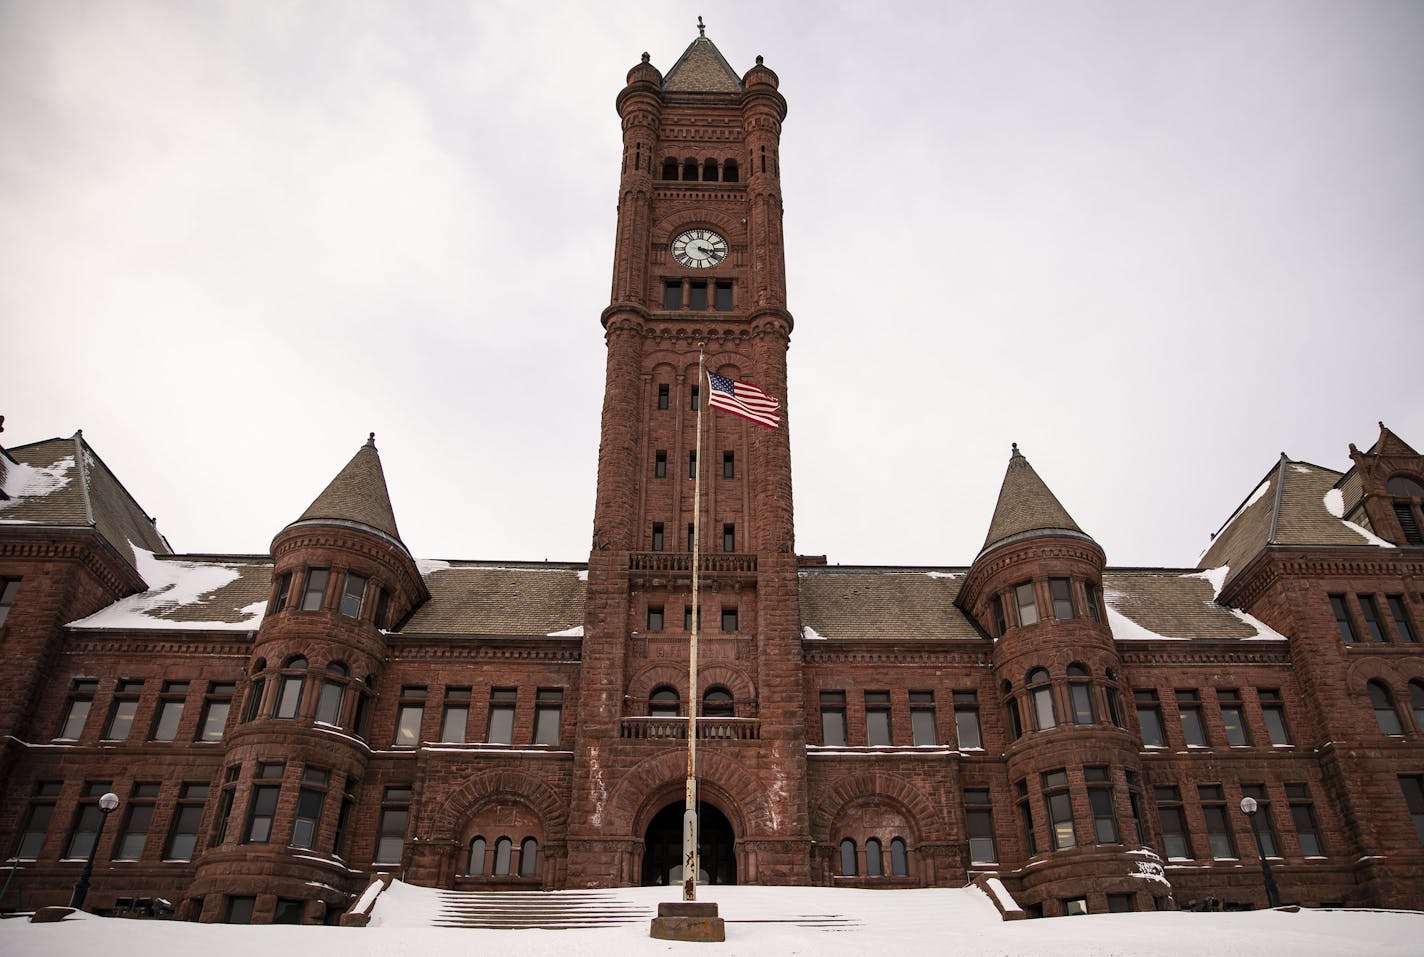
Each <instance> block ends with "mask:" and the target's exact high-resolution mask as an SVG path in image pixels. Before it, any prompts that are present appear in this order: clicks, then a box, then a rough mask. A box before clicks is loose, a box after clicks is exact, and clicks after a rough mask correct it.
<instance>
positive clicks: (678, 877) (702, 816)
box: [643, 801, 737, 886]
mask: <svg viewBox="0 0 1424 957" xmlns="http://www.w3.org/2000/svg"><path fill="white" fill-rule="evenodd" d="M686 809H687V805H686V804H685V803H684V802H682V801H677V802H675V803H673V804H669V805H668V806H667V807H665V808H663V809H662V810H661V811H659V812H658V813H657V814H656V815H654V816H653V819H652V821H651V822H650V823H649V824H648V833H647V835H646V836H645V837H644V844H643V884H644V885H645V886H648V885H655V884H656V885H663V884H681V883H682V814H683V812H684V811H685V810H686ZM735 841H736V835H735V834H733V833H732V822H730V821H728V820H727V816H726V815H725V814H723V813H722V812H721V811H719V810H717V809H716V808H715V807H713V806H712V805H710V804H708V803H707V802H705V801H699V802H698V804H697V854H698V859H699V864H700V867H699V868H698V870H699V872H700V873H698V875H697V881H698V883H699V884H735V883H737V857H736V853H735V851H734V848H733V844H734V843H735Z"/></svg>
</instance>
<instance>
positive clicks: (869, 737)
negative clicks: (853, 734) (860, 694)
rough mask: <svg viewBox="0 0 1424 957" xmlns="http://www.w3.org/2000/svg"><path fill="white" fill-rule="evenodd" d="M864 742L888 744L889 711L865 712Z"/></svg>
mask: <svg viewBox="0 0 1424 957" xmlns="http://www.w3.org/2000/svg"><path fill="white" fill-rule="evenodd" d="M865 743H866V744H869V745H888V744H889V743H890V712H888V711H867V712H866V714H865Z"/></svg>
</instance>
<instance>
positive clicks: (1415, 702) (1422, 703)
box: [1409, 679, 1424, 733]
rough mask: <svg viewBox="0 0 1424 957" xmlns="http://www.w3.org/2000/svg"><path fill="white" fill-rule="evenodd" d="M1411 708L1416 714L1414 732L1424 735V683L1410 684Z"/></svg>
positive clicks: (1416, 681) (1417, 681)
mask: <svg viewBox="0 0 1424 957" xmlns="http://www.w3.org/2000/svg"><path fill="white" fill-rule="evenodd" d="M1409 707H1410V709H1411V710H1412V711H1413V712H1414V730H1415V731H1418V732H1420V733H1424V681H1419V680H1418V679H1415V680H1414V681H1411V682H1409Z"/></svg>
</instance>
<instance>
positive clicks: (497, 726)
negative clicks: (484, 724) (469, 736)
mask: <svg viewBox="0 0 1424 957" xmlns="http://www.w3.org/2000/svg"><path fill="white" fill-rule="evenodd" d="M485 740H486V741H488V742H489V743H490V744H513V743H514V708H513V706H510V705H498V706H496V707H492V708H490V715H489V735H488V736H487V737H486V738H485Z"/></svg>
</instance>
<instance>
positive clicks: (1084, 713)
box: [1068, 681, 1095, 724]
mask: <svg viewBox="0 0 1424 957" xmlns="http://www.w3.org/2000/svg"><path fill="white" fill-rule="evenodd" d="M1068 688H1069V693H1070V697H1071V698H1072V699H1073V723H1074V724H1092V723H1093V721H1094V719H1095V716H1094V714H1093V686H1092V685H1090V684H1087V683H1086V682H1081V681H1078V682H1074V683H1073V684H1070V685H1069V686H1068Z"/></svg>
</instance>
